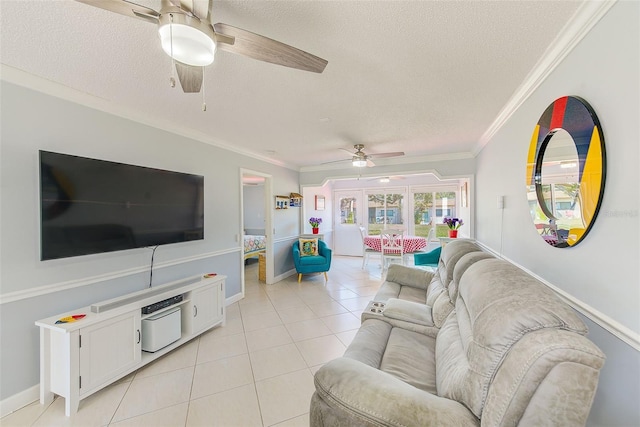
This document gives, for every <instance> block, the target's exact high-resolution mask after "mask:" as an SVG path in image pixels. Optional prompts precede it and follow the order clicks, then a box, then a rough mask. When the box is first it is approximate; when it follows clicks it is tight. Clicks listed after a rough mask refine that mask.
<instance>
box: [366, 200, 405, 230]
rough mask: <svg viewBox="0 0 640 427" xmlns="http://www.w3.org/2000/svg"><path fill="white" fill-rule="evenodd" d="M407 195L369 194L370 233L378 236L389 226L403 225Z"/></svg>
mask: <svg viewBox="0 0 640 427" xmlns="http://www.w3.org/2000/svg"><path fill="white" fill-rule="evenodd" d="M404 199H405V194H404V193H399V192H397V190H395V192H394V193H386V192H385V193H379V192H376V193H371V194H367V224H368V228H369V230H368V233H369V234H373V235H377V234H380V231H381V230H382V229H383V228H385V227H386V226H389V225H396V226H397V225H402V224H403V223H404V220H403V211H404Z"/></svg>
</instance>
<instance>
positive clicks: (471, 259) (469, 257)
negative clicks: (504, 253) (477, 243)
mask: <svg viewBox="0 0 640 427" xmlns="http://www.w3.org/2000/svg"><path fill="white" fill-rule="evenodd" d="M491 258H493V255H491V254H490V253H487V252H481V251H476V252H469V253H467V254H465V255H463V256H461V257H460V259H459V260H458V262H456V265H455V266H454V267H453V278H452V279H451V282H450V283H449V286H448V287H447V291H448V293H449V301H451V303H452V304H455V302H456V298H458V287H459V283H460V279H462V275H463V274H464V273H465V272H466V271H467V270H468V269H469V267H471V266H472V265H473V264H475V263H476V262H478V261H480V260H483V259H491Z"/></svg>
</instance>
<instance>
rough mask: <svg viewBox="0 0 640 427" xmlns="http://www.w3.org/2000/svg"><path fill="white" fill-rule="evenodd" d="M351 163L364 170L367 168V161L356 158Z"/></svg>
mask: <svg viewBox="0 0 640 427" xmlns="http://www.w3.org/2000/svg"><path fill="white" fill-rule="evenodd" d="M351 163H352V164H353V166H355V167H357V168H364V167H366V166H367V161H366V160H365V159H362V158H359V157H354V158H353V160H352V162H351Z"/></svg>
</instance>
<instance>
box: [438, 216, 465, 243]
mask: <svg viewBox="0 0 640 427" xmlns="http://www.w3.org/2000/svg"><path fill="white" fill-rule="evenodd" d="M442 222H443V223H445V224H447V227H449V237H451V238H456V237H458V228H460V227H461V226H462V225H464V222H463V221H462V220H461V219H459V218H445V219H443V220H442Z"/></svg>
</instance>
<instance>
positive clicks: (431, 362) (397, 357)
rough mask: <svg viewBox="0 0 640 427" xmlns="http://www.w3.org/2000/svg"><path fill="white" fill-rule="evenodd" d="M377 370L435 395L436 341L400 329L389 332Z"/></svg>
mask: <svg viewBox="0 0 640 427" xmlns="http://www.w3.org/2000/svg"><path fill="white" fill-rule="evenodd" d="M380 370H381V371H383V372H386V373H388V374H391V375H393V376H394V377H396V378H398V379H401V380H402V381H404V382H405V383H407V384H410V385H412V386H414V387H416V388H418V389H420V390H423V391H426V392H428V393H432V394H436V362H435V338H433V337H428V336H426V335H423V334H420V333H417V332H412V331H408V330H406V329H402V328H393V329H391V333H390V334H389V340H388V341H387V347H386V349H385V352H384V356H383V357H382V362H381V363H380Z"/></svg>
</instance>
